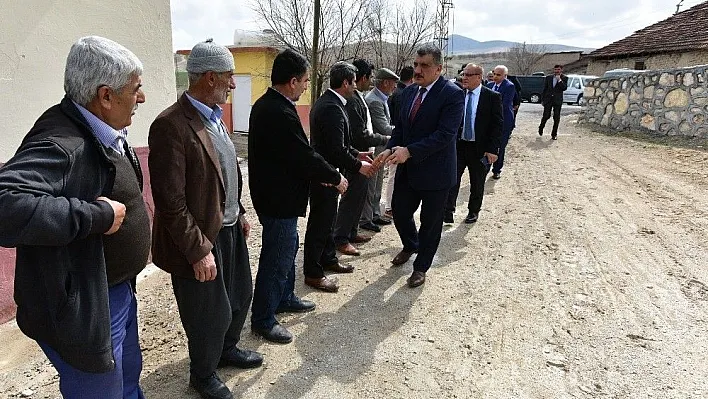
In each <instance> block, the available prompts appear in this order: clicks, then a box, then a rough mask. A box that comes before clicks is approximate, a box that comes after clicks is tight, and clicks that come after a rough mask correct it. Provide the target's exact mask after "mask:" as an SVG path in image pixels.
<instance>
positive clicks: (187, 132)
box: [148, 40, 263, 399]
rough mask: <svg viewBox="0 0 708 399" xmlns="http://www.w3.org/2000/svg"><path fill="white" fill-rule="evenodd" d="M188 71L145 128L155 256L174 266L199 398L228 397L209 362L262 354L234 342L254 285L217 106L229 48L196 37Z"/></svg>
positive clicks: (237, 186)
mask: <svg viewBox="0 0 708 399" xmlns="http://www.w3.org/2000/svg"><path fill="white" fill-rule="evenodd" d="M187 72H189V90H187V91H186V92H185V93H184V94H183V95H182V97H180V98H179V100H177V102H176V103H175V104H173V105H172V106H170V107H169V108H167V109H166V110H165V111H163V112H162V113H161V114H160V115H159V116H158V117H157V118H156V119H155V121H154V122H153V123H152V125H151V126H150V136H149V138H148V143H149V146H150V156H149V158H148V162H149V165H150V181H151V184H152V196H153V199H154V201H155V219H154V221H153V240H152V244H153V245H152V260H153V262H155V265H157V266H158V267H160V268H161V269H163V270H165V271H167V272H169V273H171V274H172V289H173V291H174V294H175V299H176V300H177V308H178V309H179V314H180V318H181V320H182V326H183V327H184V331H185V333H186V335H187V344H188V347H189V360H190V365H189V369H190V379H189V384H190V385H191V386H192V387H193V388H194V389H195V390H196V391H197V392H199V394H200V395H201V396H202V397H205V398H224V399H229V398H232V397H233V396H232V394H231V392H230V390H229V388H228V387H227V386H226V385H224V383H223V382H222V381H221V380H220V379H219V377H218V376H217V375H216V368H217V367H219V366H224V365H232V366H236V367H241V368H249V367H258V366H260V365H261V363H262V362H263V357H262V356H261V355H260V354H259V353H256V352H253V351H250V350H247V349H241V348H238V347H237V346H236V344H237V343H238V342H239V339H240V336H241V329H242V328H243V325H244V323H245V321H246V317H247V315H248V307H249V306H250V305H251V298H252V296H253V286H252V282H251V267H250V265H249V260H248V259H249V258H248V246H247V245H246V238H247V237H248V233H249V231H250V228H251V227H250V225H249V223H248V221H247V220H246V218H245V216H244V213H245V209H244V207H243V205H242V204H241V202H240V200H241V188H242V184H241V183H242V182H241V170H240V169H239V166H238V159H237V158H236V150H235V147H234V144H233V142H232V141H231V138H230V137H229V134H228V131H227V129H226V125H224V123H223V122H222V120H221V112H222V109H221V108H220V107H219V105H218V104H223V103H225V102H226V98H227V96H228V94H229V93H230V92H231V90H233V89H234V87H235V84H234V80H233V75H234V60H233V56H232V55H231V52H230V51H229V50H228V49H227V48H226V47H224V46H219V45H217V44H215V43H213V42H211V40H209V41H206V42H202V43H198V44H197V45H196V46H194V48H193V49H192V52H191V53H190V56H189V59H188V61H187Z"/></svg>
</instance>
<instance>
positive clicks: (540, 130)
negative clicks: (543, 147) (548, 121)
mask: <svg viewBox="0 0 708 399" xmlns="http://www.w3.org/2000/svg"><path fill="white" fill-rule="evenodd" d="M538 135H539V136H543V129H541V128H539V129H538Z"/></svg>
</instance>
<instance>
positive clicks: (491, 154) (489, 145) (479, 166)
mask: <svg viewBox="0 0 708 399" xmlns="http://www.w3.org/2000/svg"><path fill="white" fill-rule="evenodd" d="M462 74H463V75H462V87H464V88H465V95H466V97H465V116H464V119H463V123H462V126H461V127H460V131H459V134H458V138H457V184H456V185H455V186H454V187H452V188H451V189H450V193H449V194H448V197H447V204H446V205H445V223H453V222H454V220H453V213H454V212H455V203H456V202H457V195H458V193H459V191H460V182H461V179H462V175H463V174H464V173H465V169H468V170H469V174H470V197H469V202H468V203H467V209H468V211H469V212H468V214H467V217H466V218H465V223H467V224H469V223H475V222H476V221H477V219H478V218H479V211H480V209H481V208H482V199H483V197H484V182H485V180H486V177H487V173H489V167H490V165H491V164H493V163H494V161H496V159H497V152H498V151H499V143H500V141H501V136H502V126H503V124H504V118H503V116H502V102H501V96H500V95H499V93H495V92H494V91H492V90H491V89H489V88H487V87H484V85H482V76H484V70H483V69H482V67H480V66H477V65H475V64H467V66H466V67H465V69H464V70H463V72H462Z"/></svg>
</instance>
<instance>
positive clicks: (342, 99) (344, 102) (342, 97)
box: [327, 87, 347, 105]
mask: <svg viewBox="0 0 708 399" xmlns="http://www.w3.org/2000/svg"><path fill="white" fill-rule="evenodd" d="M327 90H329V91H331V92H332V93H334V94H336V95H337V97H339V100H340V101H341V102H342V105H347V99H346V98H344V96H342V95H341V94H339V93H337V92H336V91H334V90H332V88H331V87H330V88H329V89H327Z"/></svg>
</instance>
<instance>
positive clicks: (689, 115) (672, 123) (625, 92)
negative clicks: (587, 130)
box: [580, 65, 708, 138]
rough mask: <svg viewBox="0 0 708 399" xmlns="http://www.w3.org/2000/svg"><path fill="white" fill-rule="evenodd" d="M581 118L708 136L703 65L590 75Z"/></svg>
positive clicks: (707, 73) (707, 82)
mask: <svg viewBox="0 0 708 399" xmlns="http://www.w3.org/2000/svg"><path fill="white" fill-rule="evenodd" d="M583 98H584V99H585V105H584V106H583V109H582V111H581V114H580V122H584V123H593V124H598V125H601V126H605V127H609V128H611V129H615V130H638V131H647V132H652V133H657V134H664V135H684V136H693V137H703V138H708V124H707V123H706V121H707V120H708V65H702V66H698V67H690V68H680V69H665V70H656V71H646V72H643V73H638V74H634V75H628V76H622V77H615V78H600V79H595V80H593V81H591V82H590V83H589V84H588V85H587V86H586V88H585V93H584V94H583Z"/></svg>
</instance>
